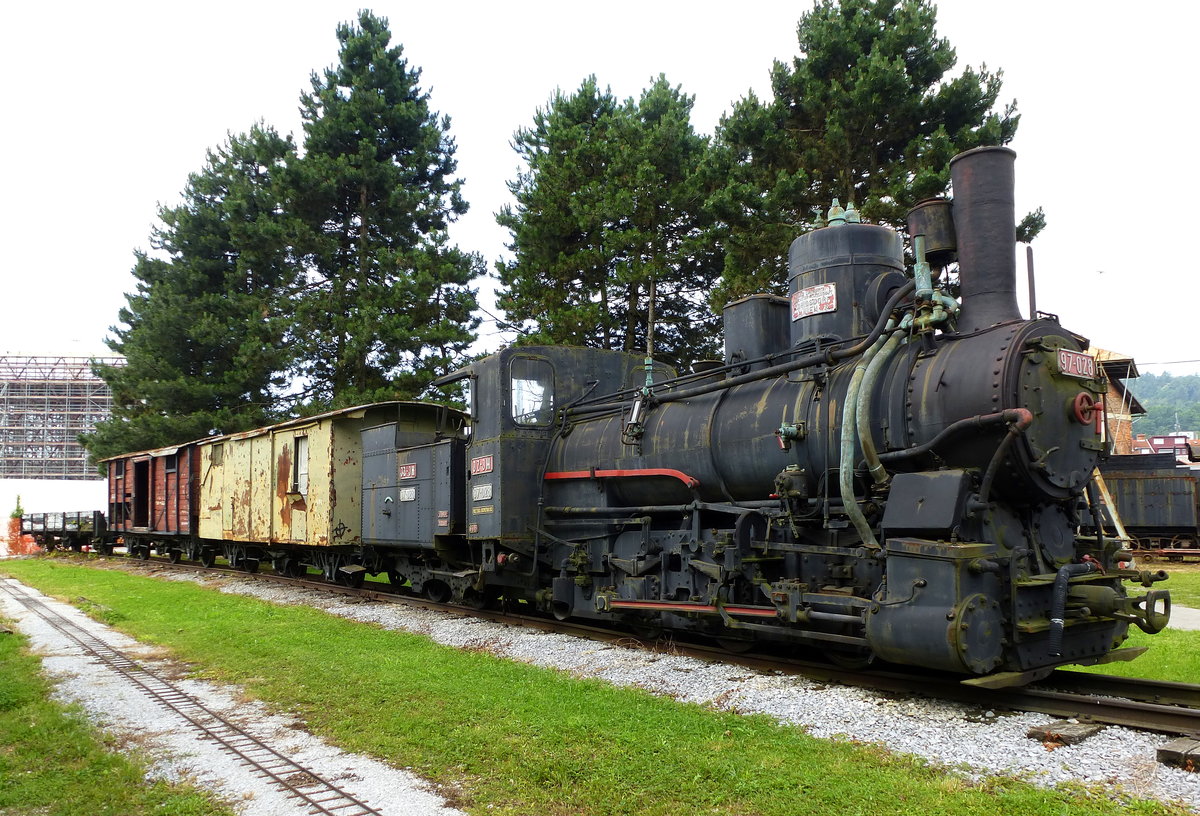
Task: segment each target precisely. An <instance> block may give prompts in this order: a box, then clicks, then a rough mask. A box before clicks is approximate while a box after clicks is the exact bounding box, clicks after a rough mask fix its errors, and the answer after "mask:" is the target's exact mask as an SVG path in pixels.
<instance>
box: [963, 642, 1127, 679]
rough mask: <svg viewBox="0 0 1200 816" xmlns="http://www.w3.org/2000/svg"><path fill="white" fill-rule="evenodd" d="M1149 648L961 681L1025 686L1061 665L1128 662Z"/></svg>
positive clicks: (1122, 650)
mask: <svg viewBox="0 0 1200 816" xmlns="http://www.w3.org/2000/svg"><path fill="white" fill-rule="evenodd" d="M1148 648H1149V647H1148V646H1131V647H1129V648H1127V649H1116V650H1114V651H1111V652H1109V653H1108V654H1106V655H1103V656H1101V657H1097V658H1095V659H1088V660H1073V661H1071V662H1070V663H1060V664H1058V665H1057V666H1045V667H1043V668H1040V669H1033V670H1031V671H1025V672H996V673H995V674H986V675H984V676H983V677H970V678H967V679H966V680H960V681H959V682H960V683H961V684H962V685H964V686H974V687H975V688H986V689H1000V688H1011V687H1013V686H1024V685H1027V684H1029V683H1032V682H1034V681H1035V680H1041V679H1042V678H1043V677H1049V676H1050V674H1051V673H1053V671H1054V670H1055V669H1057V668H1059V667H1060V666H1097V665H1100V664H1101V663H1123V662H1128V661H1130V660H1133V659H1134V658H1136V657H1139V656H1141V654H1142V653H1143V652H1145V651H1146V650H1147V649H1148Z"/></svg>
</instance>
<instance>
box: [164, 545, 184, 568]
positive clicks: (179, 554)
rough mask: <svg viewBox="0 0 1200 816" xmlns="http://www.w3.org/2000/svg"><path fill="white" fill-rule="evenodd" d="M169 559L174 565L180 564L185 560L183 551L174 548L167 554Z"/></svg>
mask: <svg viewBox="0 0 1200 816" xmlns="http://www.w3.org/2000/svg"><path fill="white" fill-rule="evenodd" d="M167 558H169V559H170V561H171V563H172V564H178V563H179V562H180V561H182V560H183V550H180V549H178V548H173V549H172V550H171V551H170V552H168V553H167Z"/></svg>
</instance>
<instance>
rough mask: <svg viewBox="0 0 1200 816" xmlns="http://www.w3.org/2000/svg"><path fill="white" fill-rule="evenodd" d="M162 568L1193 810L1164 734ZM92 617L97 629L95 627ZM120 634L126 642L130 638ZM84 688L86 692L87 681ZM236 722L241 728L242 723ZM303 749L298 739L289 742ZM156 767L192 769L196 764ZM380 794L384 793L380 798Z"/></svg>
mask: <svg viewBox="0 0 1200 816" xmlns="http://www.w3.org/2000/svg"><path fill="white" fill-rule="evenodd" d="M165 575H166V577H169V578H172V579H174V580H188V581H199V582H203V583H207V584H209V585H211V586H214V587H216V588H219V589H220V590H221V591H222V592H229V593H236V594H241V595H248V596H253V597H257V598H260V599H263V600H266V601H270V602H273V603H280V604H302V605H306V606H312V607H316V608H320V609H323V610H325V611H327V612H329V613H331V614H334V615H338V616H341V617H344V618H348V619H352V620H357V621H361V622H364V623H372V624H376V625H379V626H381V627H383V628H385V629H396V630H406V631H410V632H416V633H419V634H423V635H426V636H428V637H430V638H432V639H433V640H435V641H437V642H438V643H442V644H445V645H448V646H453V647H458V648H469V649H473V650H483V651H487V652H489V653H491V654H494V655H496V656H498V657H503V658H507V659H512V660H519V661H523V662H525V663H529V664H533V665H538V666H544V667H548V668H553V669H557V670H560V671H565V672H569V673H571V674H573V675H577V676H580V677H593V678H599V679H603V680H605V681H608V682H610V683H614V684H617V685H623V686H635V687H638V688H642V689H645V690H647V691H650V692H652V693H654V694H661V695H666V696H670V697H673V698H675V699H678V700H681V701H686V702H691V703H698V704H702V705H709V706H712V707H714V708H718V709H723V710H731V711H736V712H741V713H748V714H749V713H757V714H765V715H768V716H770V717H772V718H774V719H775V720H777V721H778V722H780V723H784V724H789V725H795V726H800V727H802V728H804V729H805V730H806V731H807V732H809V733H811V734H812V735H814V736H817V737H827V738H835V739H846V740H856V741H864V742H872V743H878V744H881V745H884V746H886V747H887V748H889V749H891V750H894V751H899V752H905V753H910V754H914V755H917V756H921V757H924V758H926V759H928V760H930V761H932V762H935V763H939V764H942V765H945V766H947V767H948V768H950V769H952V770H953V771H954V772H956V773H961V774H962V775H964V776H966V777H969V778H978V777H980V776H983V775H988V774H998V775H1011V776H1017V777H1019V778H1021V779H1024V780H1026V781H1029V782H1031V783H1034V784H1037V785H1044V786H1054V785H1057V784H1060V783H1089V784H1097V785H1101V786H1104V787H1105V788H1107V789H1108V790H1109V791H1110V792H1111V793H1112V794H1113V795H1114V796H1136V797H1141V798H1153V799H1158V800H1161V801H1165V802H1173V803H1177V804H1182V805H1183V806H1185V807H1187V808H1188V809H1190V810H1193V811H1196V812H1200V774H1197V773H1188V772H1186V771H1182V770H1179V769H1175V768H1170V767H1167V766H1164V765H1161V764H1159V763H1158V762H1157V761H1156V752H1157V749H1158V747H1159V746H1160V745H1162V744H1164V743H1165V742H1167V741H1168V739H1169V738H1167V737H1164V736H1159V735H1154V734H1147V733H1141V732H1137V731H1132V730H1129V729H1125V728H1120V727H1115V726H1111V727H1108V728H1106V729H1104V730H1103V731H1102V732H1101V733H1100V734H1098V735H1096V736H1094V737H1092V738H1090V739H1088V740H1086V741H1085V742H1083V743H1081V744H1078V745H1073V746H1061V747H1053V748H1051V747H1048V746H1046V745H1043V744H1042V743H1041V742H1039V741H1037V740H1034V739H1030V738H1029V737H1027V736H1026V734H1027V733H1028V732H1029V731H1030V729H1031V728H1033V727H1034V726H1040V725H1045V724H1047V723H1049V722H1051V721H1052V719H1053V718H1051V717H1048V716H1045V715H1041V714H1008V713H1004V714H1001V715H999V716H997V714H996V713H994V712H981V711H978V710H972V709H968V708H966V707H964V706H961V705H958V704H955V703H949V702H941V701H936V700H926V699H916V698H910V697H903V698H898V697H889V696H887V695H882V694H879V693H877V692H871V691H867V690H863V689H856V688H851V687H844V686H833V685H826V684H823V683H819V682H815V681H811V680H807V679H805V678H802V677H795V676H791V675H784V674H774V673H770V674H764V673H760V672H755V671H753V670H750V669H746V668H744V667H740V666H731V665H724V664H719V663H708V662H705V661H701V660H697V659H694V658H688V657H681V656H677V655H665V654H661V653H657V652H649V651H645V650H642V649H637V648H626V647H622V646H614V645H609V644H601V643H597V642H595V641H590V640H585V639H580V638H575V637H570V636H566V635H558V634H550V633H544V632H538V631H535V630H529V629H522V628H520V627H515V626H510V625H506V624H498V623H492V622H489V621H482V620H479V619H476V618H464V617H459V616H456V615H450V614H445V613H441V612H435V611H429V610H424V609H418V608H414V607H407V606H404V605H397V604H384V603H363V602H361V601H359V600H357V599H344V598H341V597H339V596H333V595H329V594H326V593H322V592H318V591H314V590H308V589H304V588H294V587H286V586H280V585H278V584H272V583H268V582H259V581H254V580H249V579H241V578H225V577H212V576H206V575H202V574H197V573H166V574H165ZM0 597H2V596H0ZM15 606H16V605H15V604H14V603H12V602H9V603H8V604H7V607H6V608H7V611H8V614H9V615H10V616H12V617H15V616H14V615H13V614H12V613H13V607H15ZM91 625H92V626H98V624H95V623H92V624H91ZM37 626H41V625H40V624H37ZM37 626H35V628H37ZM23 628H24V625H23ZM123 640H124V642H125V643H130V642H129V641H128V640H127V639H123ZM131 645H133V644H131ZM55 650H56V651H55V658H56V659H58V658H60V657H61V655H59V654H58V653H59V652H61V651H62V647H61V646H59V647H55ZM139 659H140V658H139ZM48 665H49V664H48ZM50 668H51V670H52V671H55V672H56V673H57V672H76V673H78V672H83V673H84V674H86V673H87V672H89V671H91V668H90V667H89V666H88V665H84V666H74V667H73V668H71V667H67V666H65V665H64V664H62V663H55V664H53V665H50ZM67 676H72V675H67ZM73 676H79V674H75V675H73ZM85 685H86V686H91V687H93V688H83V687H84V686H85ZM187 685H188V687H189V688H190V687H191V686H192V685H199V684H192V683H191V682H190V681H188V682H187ZM95 686H96V684H95V683H88V684H83V683H74V682H63V683H61V684H60V686H59V687H60V689H61V690H62V692H61V693H63V694H74V693H76V689H77V688H78V689H80V690H81V692H82V693H84V694H85V696H86V697H87V698H89V699H84V700H81V702H83V704H84V705H85V707H86V708H87V709H88V711H89V713H91V712H93V711H94V712H95V716H97V717H100V718H103V719H104V721H105V724H106V727H109V728H112V729H114V730H117V731H118V732H121V731H126V730H127V731H129V732H131V733H138V732H139V731H145V730H147V728H148V725H147V724H146V723H143V724H142V725H141V726H138V725H137V724H136V723H134V724H126V723H123V722H121V720H123V719H124V717H123V716H118V714H117V713H114V710H124V709H126V708H127V706H125V705H121V706H113V705H112V699H111V695H112V694H113V692H112V691H111V690H109V691H95V693H94V694H93V689H94V687H95ZM205 693H206V694H212V695H214V697H217V698H223V699H225V700H229V701H233V700H235V699H236V697H237V692H236V690H235V691H229V690H221V689H213V688H211V687H209V688H207V689H206V691H205ZM206 704H207V703H206ZM233 708H240V711H239V714H241V711H244V710H246V709H247V708H248V707H247V706H246V705H245V704H241V705H240V706H238V704H236V703H232V702H231V708H230V710H233ZM151 717H152V718H151V720H149V721H148V722H154V723H156V726H155V728H159V729H161V728H163V727H165V726H164V723H163V715H162V714H161V713H159V712H158V710H157V709H154V711H153V712H152V715H151ZM253 719H254V721H255V722H257V721H258V720H260V719H261V720H264V721H270V723H271V724H270V725H269V726H267V727H268V728H269V729H271V730H274V731H280V730H281V729H282V730H283V732H285V733H286V735H287V736H290V737H291V738H292V739H293V741H295V740H301V739H303V740H313V741H314V742H315V738H313V737H312V736H311V735H308V734H306V733H305V732H303V731H300V730H297V723H295V722H294V721H289V720H287V718H272V717H268V716H267V715H266V714H265V713H263V712H260V711H259V712H256V713H255V714H254V716H253ZM276 720H277V722H276ZM239 724H240V725H241V724H242V723H241V721H240V720H239ZM243 727H245V726H244V725H243ZM256 733H257V732H256ZM303 747H305V746H302V745H300V744H297V748H303ZM190 750H193V749H191V748H187V749H182V748H181V749H180V751H181V752H186V751H190ZM334 751H336V749H332V748H330V747H328V746H322V747H319V748H314V749H313V750H312V756H313V757H314V760H317V759H320V758H322V757H324V758H326V759H329V760H330V762H331V763H332V764H331V765H330V766H329V767H330V770H329V771H328V772H326V771H321V770H318V769H316V768H314V770H316V771H317V772H318V773H322V775H324V776H325V778H326V779H328V780H330V781H331V782H334V783H335V784H338V785H339V786H343V783H342V782H341V778H342V777H345V778H350V777H354V776H358V777H361V778H362V782H363V784H367V783H372V782H373V781H374V780H375V779H376V778H377V776H378V774H379V773H381V772H382V771H379V770H377V769H375V768H374V767H373V766H372V769H371V770H370V771H364V770H363V769H364V768H366V767H367V765H366V764H365V763H368V762H371V760H367V759H365V758H359V757H355V756H352V755H347V754H341V755H340V756H339V757H338V758H336V759H334V758H333V757H331V756H330V754H331V753H332V752H334ZM199 764H201V765H203V763H199ZM302 764H303V763H302ZM374 765H378V766H382V763H378V762H375V763H374ZM185 767H186V766H185ZM387 770H390V769H387ZM164 773H166V774H168V775H169V774H177V775H189V774H195V773H196V771H195V770H194V769H193V770H188V771H178V770H176V771H165V772H164ZM393 773H395V772H394V771H393ZM405 776H408V775H407V774H405ZM409 778H410V781H409V782H408V783H407V784H409V785H411V786H412V789H413V790H414V795H415V794H421V795H423V796H429V791H428V789H427V788H426V787H424V786H423V785H422V783H421V782H420V780H415V779H412V778H411V777H409ZM196 781H200V782H201V783H202V784H203V780H202V779H199V778H197V780H196ZM395 784H396V783H394V782H391V781H389V782H387V783H386V785H384V786H382V788H381V791H380V793H377V794H375V795H374V796H372V795H370V794H366V795H363V796H364V798H367V799H369V800H370V802H371V803H372V804H376V805H377V804H378V803H379V802H380V801H384V802H387V801H389V799H390V798H391V797H392V796H394V795H395V792H396V790H397V788H395V787H394V785H395ZM346 787H347V789H348V790H351V792H353V793H355V795H360V794H358V792H357V790H356V789H351V788H349V787H348V786H346ZM262 788H263V785H262V783H261V782H257V780H256V781H255V784H254V785H251V786H250V787H247V788H239V789H231V788H230V787H229V786H228V785H224V786H223V788H222V794H223V795H224V796H226V797H227V798H237V797H243V796H244V797H255V801H254V802H253V808H252V809H246V810H244V811H243V812H244V813H245V814H247V816H257V814H263V815H264V816H268V814H269V815H270V816H274V814H276V813H280V814H283V813H292V812H300V811H283V810H279V811H276V810H267V809H259V807H260V804H262V803H260V802H259V801H258V800H259V799H262V798H265V793H264V792H263V790H262ZM380 795H382V796H384V797H385V798H384V799H379V798H377V797H378V796H380ZM437 806H440V805H437ZM435 807H436V806H435ZM385 812H403V813H421V814H424V813H453V812H455V811H452V810H437V809H433V810H417V809H415V808H413V807H410V806H409V803H408V802H405V803H404V805H403V807H401V808H400V809H399V810H396V811H385Z"/></svg>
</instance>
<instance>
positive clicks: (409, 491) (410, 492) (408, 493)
mask: <svg viewBox="0 0 1200 816" xmlns="http://www.w3.org/2000/svg"><path fill="white" fill-rule="evenodd" d="M416 500H417V489H416V488H415V487H402V488H400V501H402V502H409V501H416Z"/></svg>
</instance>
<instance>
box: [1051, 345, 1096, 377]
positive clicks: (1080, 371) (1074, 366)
mask: <svg viewBox="0 0 1200 816" xmlns="http://www.w3.org/2000/svg"><path fill="white" fill-rule="evenodd" d="M1058 370H1059V373H1061V374H1066V375H1067V376H1068V377H1078V378H1079V379H1081V380H1094V379H1096V358H1095V357H1092V356H1091V355H1090V354H1083V353H1082V352H1078V351H1069V350H1068V349H1059V350H1058Z"/></svg>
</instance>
